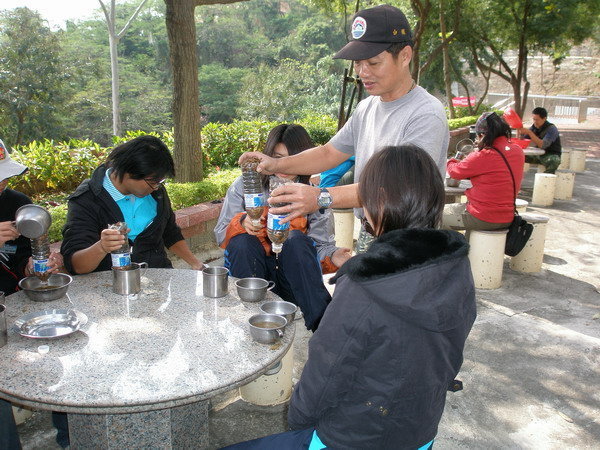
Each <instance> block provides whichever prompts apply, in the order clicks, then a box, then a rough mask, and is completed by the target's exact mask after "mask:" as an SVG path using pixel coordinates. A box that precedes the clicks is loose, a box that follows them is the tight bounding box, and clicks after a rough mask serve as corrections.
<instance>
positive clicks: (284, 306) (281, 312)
mask: <svg viewBox="0 0 600 450" xmlns="http://www.w3.org/2000/svg"><path fill="white" fill-rule="evenodd" d="M260 310H261V311H262V312H264V313H265V314H277V315H278V316H282V317H285V320H287V321H288V323H292V322H293V321H294V317H295V316H296V311H298V307H297V306H296V305H294V304H293V303H290V302H284V301H281V300H274V301H270V302H265V303H263V304H262V305H261V307H260Z"/></svg>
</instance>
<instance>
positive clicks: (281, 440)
mask: <svg viewBox="0 0 600 450" xmlns="http://www.w3.org/2000/svg"><path fill="white" fill-rule="evenodd" d="M313 431H315V429H314V428H309V429H306V430H300V431H287V432H285V433H279V434H273V435H271V436H265V437H263V438H259V439H254V440H252V441H246V442H240V443H239V444H234V445H230V446H228V447H223V449H224V450H225V449H227V450H305V449H308V446H309V445H310V441H311V440H312V434H313Z"/></svg>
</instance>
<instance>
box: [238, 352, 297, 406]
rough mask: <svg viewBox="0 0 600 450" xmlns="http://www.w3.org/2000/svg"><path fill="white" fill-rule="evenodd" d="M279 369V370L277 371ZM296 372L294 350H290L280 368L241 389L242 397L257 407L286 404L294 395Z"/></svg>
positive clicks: (282, 360) (269, 371) (270, 371)
mask: <svg viewBox="0 0 600 450" xmlns="http://www.w3.org/2000/svg"><path fill="white" fill-rule="evenodd" d="M277 368H279V370H277ZM293 370H294V349H293V347H290V350H289V351H288V352H287V353H286V354H285V356H284V357H283V358H282V359H281V361H280V366H277V365H276V366H275V368H274V370H267V372H266V373H265V374H264V375H262V376H260V377H258V378H257V379H256V380H254V381H252V382H251V383H248V384H246V385H244V386H241V387H240V395H241V397H242V398H243V399H244V400H245V401H247V402H248V403H253V404H255V405H263V406H267V405H278V404H279V403H283V402H286V401H287V400H288V399H289V398H290V396H291V395H292V372H293Z"/></svg>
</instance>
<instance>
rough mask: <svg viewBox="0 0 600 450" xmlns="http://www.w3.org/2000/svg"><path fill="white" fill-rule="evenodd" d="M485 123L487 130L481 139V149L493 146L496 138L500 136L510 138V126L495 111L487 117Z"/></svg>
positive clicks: (479, 145) (479, 144)
mask: <svg viewBox="0 0 600 450" xmlns="http://www.w3.org/2000/svg"><path fill="white" fill-rule="evenodd" d="M485 123H486V125H487V131H486V132H485V133H484V134H483V135H481V138H480V139H479V143H478V147H479V149H480V150H481V149H482V148H490V147H492V144H493V143H494V141H495V140H496V138H498V137H500V136H504V137H506V138H508V139H510V137H511V131H510V126H509V125H508V124H507V123H506V122H505V121H504V120H503V119H502V118H500V116H499V115H498V114H496V113H495V112H493V113H491V114H490V115H488V116H487V117H486V118H485Z"/></svg>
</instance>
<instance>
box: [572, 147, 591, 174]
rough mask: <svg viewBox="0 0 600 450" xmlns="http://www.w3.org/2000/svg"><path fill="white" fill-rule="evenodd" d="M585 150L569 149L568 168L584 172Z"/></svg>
mask: <svg viewBox="0 0 600 450" xmlns="http://www.w3.org/2000/svg"><path fill="white" fill-rule="evenodd" d="M586 153H587V150H585V149H581V148H572V149H571V162H570V163H569V169H571V170H573V171H575V172H585V154H586Z"/></svg>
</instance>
